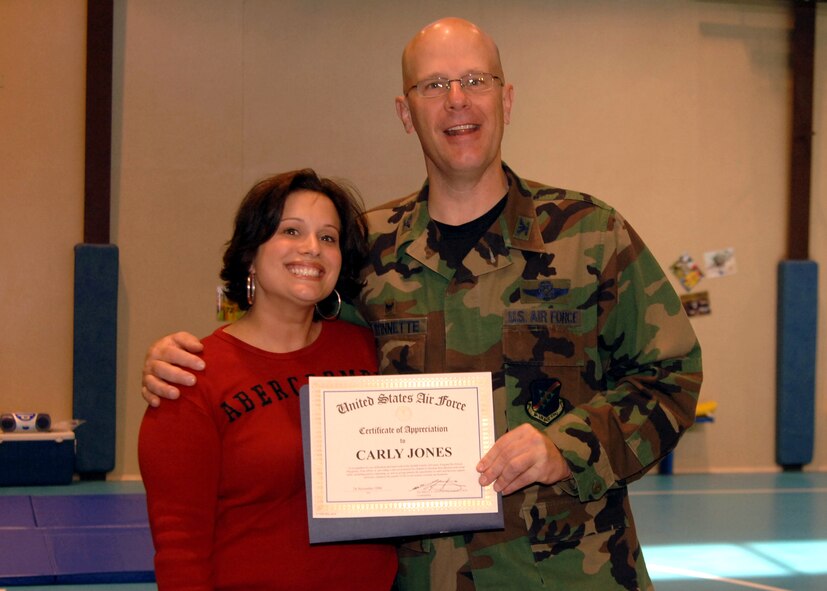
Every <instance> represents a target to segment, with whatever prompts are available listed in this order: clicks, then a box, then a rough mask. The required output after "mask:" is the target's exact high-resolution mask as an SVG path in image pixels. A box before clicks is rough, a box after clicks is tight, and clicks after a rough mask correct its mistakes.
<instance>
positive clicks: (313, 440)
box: [301, 372, 503, 542]
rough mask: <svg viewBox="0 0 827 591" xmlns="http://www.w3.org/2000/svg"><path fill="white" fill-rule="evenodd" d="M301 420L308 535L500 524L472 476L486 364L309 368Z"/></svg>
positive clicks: (485, 417) (483, 445)
mask: <svg viewBox="0 0 827 591" xmlns="http://www.w3.org/2000/svg"><path fill="white" fill-rule="evenodd" d="M303 390H304V391H303V393H302V400H301V402H302V422H303V425H302V428H303V437H304V448H305V449H304V451H305V476H306V481H307V498H308V523H309V526H310V541H311V542H329V541H338V540H348V539H364V538H371V537H395V536H407V535H416V534H431V533H440V532H449V531H471V530H481V529H497V528H501V527H502V523H503V522H502V503H501V499H500V495H498V494H497V493H495V492H494V490H493V488H492V487H490V486H488V487H482V486H480V484H479V473H478V472H477V470H476V466H477V463H478V462H479V460H480V458H481V457H482V456H483V455H484V454H485V453H486V452H487V451H488V449H489V448H490V447H491V446H492V445H493V444H494V438H495V434H494V409H493V398H492V387H491V373H490V372H475V373H451V374H416V375H388V376H384V375H380V376H348V377H311V378H310V379H309V385H308V388H307V389H303Z"/></svg>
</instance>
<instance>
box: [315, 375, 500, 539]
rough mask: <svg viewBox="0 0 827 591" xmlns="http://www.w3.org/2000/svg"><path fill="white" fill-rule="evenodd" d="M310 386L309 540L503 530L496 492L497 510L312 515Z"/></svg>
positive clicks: (498, 497) (498, 496) (397, 536)
mask: <svg viewBox="0 0 827 591" xmlns="http://www.w3.org/2000/svg"><path fill="white" fill-rule="evenodd" d="M309 400H310V389H309V387H308V386H303V387H302V388H301V391H300V405H301V420H302V446H303V448H304V480H305V487H306V490H307V523H308V528H309V530H310V543H311V544H319V543H324V542H344V541H351V540H369V539H377V538H401V537H409V536H419V535H429V534H447V533H454V532H466V531H482V530H495V529H503V527H504V522H503V504H502V495H499V494H498V495H497V512H496V513H470V514H469V513H462V514H449V513H446V514H439V515H405V516H399V517H343V518H338V517H325V518H316V517H313V507H312V499H313V475H312V470H311V466H310V404H309Z"/></svg>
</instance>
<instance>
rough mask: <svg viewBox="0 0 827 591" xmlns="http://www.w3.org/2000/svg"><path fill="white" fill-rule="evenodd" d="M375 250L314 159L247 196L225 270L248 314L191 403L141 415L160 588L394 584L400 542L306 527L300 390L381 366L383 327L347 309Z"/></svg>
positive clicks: (230, 331)
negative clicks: (330, 537)
mask: <svg viewBox="0 0 827 591" xmlns="http://www.w3.org/2000/svg"><path fill="white" fill-rule="evenodd" d="M365 253H366V229H365V226H364V222H363V221H362V217H361V210H360V208H359V206H358V205H357V203H356V201H355V199H354V198H353V196H352V195H351V194H349V193H348V192H347V191H346V190H345V189H343V188H342V187H340V186H338V185H337V184H335V183H334V182H332V181H330V180H328V179H321V178H319V177H318V176H317V175H316V173H314V172H313V171H312V170H300V171H293V172H288V173H284V174H280V175H277V176H274V177H271V178H268V179H265V180H263V181H261V182H260V183H258V184H256V185H255V186H254V187H253V188H252V189H251V190H250V192H249V193H248V194H247V196H246V197H245V198H244V200H243V201H242V203H241V206H240V208H239V210H238V213H237V215H236V219H235V229H234V232H233V237H232V239H231V240H230V242H229V243H228V246H227V250H226V252H225V253H224V267H223V269H222V271H221V278H222V279H223V280H224V281H225V292H226V294H227V297H228V299H230V300H232V301H234V302H235V303H237V304H238V305H239V307H240V308H241V309H243V310H246V313H245V314H244V316H243V317H242V318H241V319H239V320H238V321H236V322H234V323H232V324H230V325H227V326H223V327H221V328H219V329H217V330H216V331H215V332H214V333H213V334H212V335H210V336H209V337H207V338H206V339H204V340H203V343H204V351H203V358H204V360H205V361H206V362H207V363H206V367H207V369H206V370H204V371H203V372H200V374H199V375H198V381H197V383H196V384H195V385H194V386H192V387H189V388H186V390H187V393H186V395H185V396H182V397H181V403H180V404H165V405H163V406H162V407H160V408H149V409H147V412H146V414H145V416H144V419H143V422H142V424H141V432H140V437H139V444H138V448H139V450H138V451H139V459H140V466H141V474H142V475H143V478H144V485H145V487H146V491H147V505H148V507H149V519H150V525H151V529H152V537H153V541H154V543H155V551H156V554H155V571H156V578H157V581H158V586H159V589H161V590H163V589H173V588H174V589H183V588H186V589H244V590H245V591H247V590H252V589H267V590H273V589H290V590H296V589H337V590H345V589H353V590H356V589H358V590H360V591H364V590H373V589H375V590H383V591H386V590H387V589H389V588H390V587H391V584H392V581H393V578H394V575H395V572H396V554H395V551H394V548H393V546H391V545H389V544H329V545H313V546H311V545H310V544H309V542H308V531H307V507H306V498H305V486H304V471H303V460H302V444H301V430H300V415H299V397H298V392H299V388H300V387H301V386H302V385H304V384H306V383H307V376H310V375H322V374H333V375H352V374H371V373H376V371H377V368H376V353H375V348H374V341H373V336H372V334H371V333H370V332H369V331H368V330H367V329H364V328H361V327H357V326H355V325H352V324H348V323H346V322H344V321H341V320H334V319H335V317H336V316H337V315H338V311H339V307H340V306H341V296H344V297H346V298H351V297H353V296H354V295H356V294H357V293H358V291H359V289H360V288H361V284H360V282H359V279H358V273H359V269H360V267H361V263H362V260H363V258H364V256H365ZM334 288H335V289H334Z"/></svg>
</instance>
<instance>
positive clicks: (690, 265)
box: [672, 253, 704, 291]
mask: <svg viewBox="0 0 827 591" xmlns="http://www.w3.org/2000/svg"><path fill="white" fill-rule="evenodd" d="M672 273H673V274H674V275H675V277H677V278H678V281H679V282H680V284H681V285H682V286H683V288H684V289H685V290H686V291H692V288H693V287H695V286H696V285H698V282H699V281H700V280H701V279H703V276H704V273H703V271H701V268H700V267H699V266H698V265H697V263H695V261H694V259H693V258H692V257H691V256H689V255H688V254H687V253H684V254H682V255H681V256H680V257H679V258H678V260H677V261H675V262H674V263H672Z"/></svg>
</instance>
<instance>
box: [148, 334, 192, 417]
mask: <svg viewBox="0 0 827 591" xmlns="http://www.w3.org/2000/svg"><path fill="white" fill-rule="evenodd" d="M203 348H204V346H203V345H202V344H201V341H199V340H198V338H197V337H195V336H194V335H192V334H190V333H188V332H176V333H175V334H171V335H167V336H165V337H163V338H162V339H160V340H159V341H156V342H155V343H153V344H152V346H151V347H150V348H149V350H148V351H147V353H146V357H145V359H144V371H143V378H142V384H143V387H142V388H141V396H143V397H144V400H146V402H147V404H149V405H150V406H158V405H159V404H161V398H167V399H170V400H174V399H175V398H178V396H179V395H180V394H181V392H180V391H179V390H178V388H176V387H175V386H173V384H180V385H183V386H192V385H193V384H195V376H194V375H193V374H191V373H189V372H188V371H185V370H184V369H182V368H187V369H192V370H202V369H204V360H203V359H201V358H200V357H198V356H197V355H195V353H200V352H201V351H202V350H203Z"/></svg>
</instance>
